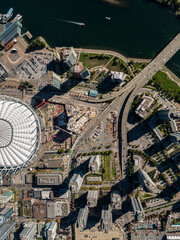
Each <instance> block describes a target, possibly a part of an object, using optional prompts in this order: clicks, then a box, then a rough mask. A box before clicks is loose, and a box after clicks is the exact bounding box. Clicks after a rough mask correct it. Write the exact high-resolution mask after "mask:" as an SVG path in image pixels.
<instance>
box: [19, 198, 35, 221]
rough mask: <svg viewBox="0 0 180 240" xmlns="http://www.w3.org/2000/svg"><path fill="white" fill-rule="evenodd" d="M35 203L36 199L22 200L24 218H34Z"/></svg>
mask: <svg viewBox="0 0 180 240" xmlns="http://www.w3.org/2000/svg"><path fill="white" fill-rule="evenodd" d="M33 202H34V199H32V198H24V199H22V207H23V217H32V204H33Z"/></svg>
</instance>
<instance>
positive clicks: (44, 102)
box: [36, 99, 50, 108]
mask: <svg viewBox="0 0 180 240" xmlns="http://www.w3.org/2000/svg"><path fill="white" fill-rule="evenodd" d="M43 104H50V103H49V102H46V100H45V99H43V100H42V102H41V103H40V104H39V105H37V106H36V108H39V107H40V106H41V105H43Z"/></svg>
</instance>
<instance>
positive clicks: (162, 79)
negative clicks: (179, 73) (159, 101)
mask: <svg viewBox="0 0 180 240" xmlns="http://www.w3.org/2000/svg"><path fill="white" fill-rule="evenodd" d="M152 84H153V85H154V87H156V88H157V89H158V90H162V91H163V90H164V91H165V92H166V93H167V94H168V95H170V96H171V97H172V98H174V99H176V101H177V97H178V96H179V95H180V87H179V86H178V84H177V83H175V82H173V81H172V80H171V79H170V78H169V77H168V76H167V75H166V74H165V73H164V72H161V71H158V72H157V73H156V74H155V75H154V77H153V80H152Z"/></svg>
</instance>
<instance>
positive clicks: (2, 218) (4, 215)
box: [0, 207, 14, 223]
mask: <svg viewBox="0 0 180 240" xmlns="http://www.w3.org/2000/svg"><path fill="white" fill-rule="evenodd" d="M13 213H14V211H13V208H12V207H5V208H3V209H2V210H1V211H0V223H4V222H6V220H8V219H9V218H10V217H11V216H12V214H13Z"/></svg>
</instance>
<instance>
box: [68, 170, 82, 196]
mask: <svg viewBox="0 0 180 240" xmlns="http://www.w3.org/2000/svg"><path fill="white" fill-rule="evenodd" d="M82 183H83V173H82V172H79V173H74V174H73V176H72V178H71V180H70V182H69V187H70V189H71V191H72V192H73V193H78V192H79V190H80V188H81V185H82Z"/></svg>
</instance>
